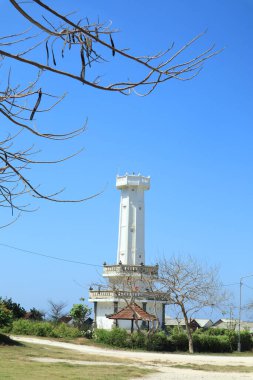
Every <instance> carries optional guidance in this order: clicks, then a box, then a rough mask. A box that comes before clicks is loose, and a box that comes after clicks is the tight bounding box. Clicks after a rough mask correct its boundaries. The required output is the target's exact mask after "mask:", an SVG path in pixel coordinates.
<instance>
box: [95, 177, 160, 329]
mask: <svg viewBox="0 0 253 380" xmlns="http://www.w3.org/2000/svg"><path fill="white" fill-rule="evenodd" d="M116 187H117V189H119V190H121V198H120V210H119V236H118V252H117V263H116V264H114V265H107V264H106V263H105V264H104V270H103V277H104V278H105V279H106V280H107V286H106V287H102V286H101V287H98V289H92V288H91V289H90V294H89V301H90V302H93V303H94V323H95V326H96V327H98V328H104V329H111V328H112V326H113V325H114V323H115V322H114V321H113V320H112V319H108V318H107V317H108V316H110V315H112V314H114V313H116V312H118V311H119V310H121V309H122V308H124V307H126V306H127V305H128V304H129V303H131V302H135V303H136V304H137V305H139V306H140V307H141V308H142V309H143V310H145V311H146V312H147V313H149V314H152V315H155V316H156V317H157V319H158V320H159V324H160V326H161V327H162V326H164V322H165V304H166V302H165V301H164V300H163V298H162V296H161V294H159V293H156V292H154V291H153V290H152V285H153V281H154V279H155V278H157V276H158V265H155V266H148V265H145V238H144V235H145V224H144V222H145V204H144V191H146V190H149V188H150V177H143V176H141V175H140V174H139V175H135V174H132V175H129V174H126V175H124V176H117V178H116ZM116 324H117V325H118V326H119V327H124V328H127V329H130V321H127V320H120V321H117V322H116Z"/></svg>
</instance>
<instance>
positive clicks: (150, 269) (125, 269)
mask: <svg viewBox="0 0 253 380" xmlns="http://www.w3.org/2000/svg"><path fill="white" fill-rule="evenodd" d="M124 273H126V274H128V273H131V274H132V273H138V274H145V275H153V276H157V275H158V265H155V266H151V265H124V264H118V265H104V271H103V274H104V275H105V274H107V275H110V274H111V275H113V274H124Z"/></svg>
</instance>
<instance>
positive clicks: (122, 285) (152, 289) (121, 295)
mask: <svg viewBox="0 0 253 380" xmlns="http://www.w3.org/2000/svg"><path fill="white" fill-rule="evenodd" d="M156 280H157V276H156V275H154V274H151V273H150V274H145V275H144V274H141V272H140V273H138V274H136V273H133V272H130V271H128V272H127V273H125V275H123V276H120V277H117V276H115V277H111V278H110V281H106V280H105V279H104V281H101V282H99V283H94V284H92V289H93V287H95V288H98V289H100V291H105V292H108V291H110V292H113V294H114V296H115V297H116V298H117V299H118V300H119V301H123V302H124V303H125V305H126V306H127V307H128V308H129V309H130V310H131V311H132V312H133V317H134V324H135V327H136V330H137V331H140V329H141V326H140V323H139V319H138V315H137V313H136V310H135V308H134V304H135V303H137V304H138V302H139V301H140V300H143V299H145V298H149V299H151V300H152V301H153V306H154V309H153V311H152V314H153V315H155V317H156V320H151V321H150V322H151V326H150V329H149V334H150V333H153V332H155V331H156V330H158V329H159V328H160V321H159V318H158V313H157V301H158V300H161V297H162V296H163V295H162V294H161V293H160V292H158V291H157V287H156V286H155V285H154V282H155V281H156Z"/></svg>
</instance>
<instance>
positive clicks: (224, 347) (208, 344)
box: [193, 333, 233, 352]
mask: <svg viewBox="0 0 253 380" xmlns="http://www.w3.org/2000/svg"><path fill="white" fill-rule="evenodd" d="M193 346H194V350H195V351H196V352H232V351H233V349H232V345H231V341H230V339H229V336H226V335H208V334H204V333H203V334H193Z"/></svg>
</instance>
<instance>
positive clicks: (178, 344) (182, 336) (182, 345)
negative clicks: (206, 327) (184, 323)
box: [169, 330, 189, 351]
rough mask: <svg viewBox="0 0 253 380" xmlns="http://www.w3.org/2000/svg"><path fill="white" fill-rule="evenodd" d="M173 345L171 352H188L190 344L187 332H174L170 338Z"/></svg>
mask: <svg viewBox="0 0 253 380" xmlns="http://www.w3.org/2000/svg"><path fill="white" fill-rule="evenodd" d="M169 340H170V343H171V346H170V347H171V350H173V351H188V349H189V343H188V337H187V335H186V333H185V332H181V331H175V330H173V333H172V335H170V337H169Z"/></svg>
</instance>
